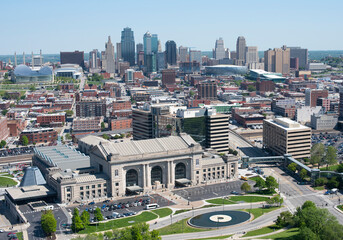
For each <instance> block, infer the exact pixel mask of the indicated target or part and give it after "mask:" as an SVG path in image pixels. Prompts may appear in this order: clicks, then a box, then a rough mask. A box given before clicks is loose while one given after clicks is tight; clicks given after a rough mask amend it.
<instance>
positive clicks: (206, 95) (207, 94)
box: [198, 80, 217, 100]
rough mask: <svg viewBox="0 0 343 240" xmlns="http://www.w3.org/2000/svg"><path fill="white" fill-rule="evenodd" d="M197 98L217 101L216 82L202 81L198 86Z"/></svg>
mask: <svg viewBox="0 0 343 240" xmlns="http://www.w3.org/2000/svg"><path fill="white" fill-rule="evenodd" d="M198 97H199V98H200V99H208V100H216V99H217V82H216V81H215V80H213V81H204V82H201V83H199V84H198Z"/></svg>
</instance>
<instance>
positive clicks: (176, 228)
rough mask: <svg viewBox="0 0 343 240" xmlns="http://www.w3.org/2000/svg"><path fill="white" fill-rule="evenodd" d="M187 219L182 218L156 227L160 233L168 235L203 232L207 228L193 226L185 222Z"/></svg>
mask: <svg viewBox="0 0 343 240" xmlns="http://www.w3.org/2000/svg"><path fill="white" fill-rule="evenodd" d="M187 221H188V218H187V219H182V220H180V221H178V222H176V223H173V224H171V225H169V226H166V227H163V228H160V229H158V231H159V232H160V235H170V234H177V233H191V232H203V231H208V230H207V229H201V228H193V227H190V226H189V225H188V224H187Z"/></svg>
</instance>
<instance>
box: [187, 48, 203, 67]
mask: <svg viewBox="0 0 343 240" xmlns="http://www.w3.org/2000/svg"><path fill="white" fill-rule="evenodd" d="M189 61H190V62H194V61H195V62H198V63H200V64H201V63H202V61H201V51H200V50H190V51H189Z"/></svg>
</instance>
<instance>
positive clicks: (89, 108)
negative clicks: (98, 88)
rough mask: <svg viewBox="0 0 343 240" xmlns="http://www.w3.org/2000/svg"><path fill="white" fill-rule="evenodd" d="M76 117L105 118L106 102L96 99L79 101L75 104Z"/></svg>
mask: <svg viewBox="0 0 343 240" xmlns="http://www.w3.org/2000/svg"><path fill="white" fill-rule="evenodd" d="M76 116H77V117H101V116H106V101H105V100H97V99H81V101H77V102H76Z"/></svg>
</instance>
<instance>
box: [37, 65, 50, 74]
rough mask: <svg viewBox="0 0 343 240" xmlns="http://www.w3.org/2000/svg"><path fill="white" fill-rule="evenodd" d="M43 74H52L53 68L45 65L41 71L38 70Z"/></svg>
mask: <svg viewBox="0 0 343 240" xmlns="http://www.w3.org/2000/svg"><path fill="white" fill-rule="evenodd" d="M38 72H39V73H40V74H41V75H51V74H52V70H51V68H49V67H47V66H45V67H42V68H41V69H40V70H39V71H38Z"/></svg>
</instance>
